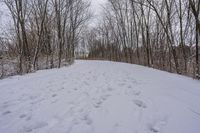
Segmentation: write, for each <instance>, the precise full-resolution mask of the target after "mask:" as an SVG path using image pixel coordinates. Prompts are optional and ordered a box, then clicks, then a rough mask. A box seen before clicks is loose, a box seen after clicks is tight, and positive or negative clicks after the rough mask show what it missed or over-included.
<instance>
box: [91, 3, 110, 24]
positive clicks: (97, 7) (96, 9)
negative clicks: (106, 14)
mask: <svg viewBox="0 0 200 133" xmlns="http://www.w3.org/2000/svg"><path fill="white" fill-rule="evenodd" d="M106 2H107V0H91V10H92V13H93V15H94V18H93V19H92V20H91V24H90V26H95V24H96V23H97V21H98V19H99V17H100V15H101V12H102V7H101V6H102V5H105V4H106Z"/></svg>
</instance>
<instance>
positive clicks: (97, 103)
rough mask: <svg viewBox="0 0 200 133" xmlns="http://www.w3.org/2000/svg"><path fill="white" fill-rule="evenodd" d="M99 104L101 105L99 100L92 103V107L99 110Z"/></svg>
mask: <svg viewBox="0 0 200 133" xmlns="http://www.w3.org/2000/svg"><path fill="white" fill-rule="evenodd" d="M101 104H102V101H101V100H99V101H96V102H95V103H94V107H95V108H99V107H100V106H101Z"/></svg>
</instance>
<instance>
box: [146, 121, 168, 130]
mask: <svg viewBox="0 0 200 133" xmlns="http://www.w3.org/2000/svg"><path fill="white" fill-rule="evenodd" d="M166 124H167V122H166V121H164V120H161V121H156V122H154V123H153V124H150V125H149V127H148V128H149V130H150V131H151V132H152V133H159V132H160V131H161V129H162V127H163V126H165V125H166Z"/></svg>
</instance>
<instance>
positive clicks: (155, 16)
mask: <svg viewBox="0 0 200 133" xmlns="http://www.w3.org/2000/svg"><path fill="white" fill-rule="evenodd" d="M199 14H200V1H199V0H108V4H107V5H106V6H104V14H103V16H102V17H103V18H102V20H101V21H100V23H99V24H98V26H97V27H96V28H93V29H92V30H89V31H88V36H87V37H86V38H85V40H87V45H88V50H89V56H88V57H89V59H106V60H112V61H121V62H128V63H134V64H140V65H145V66H148V67H153V68H156V69H161V70H165V71H169V72H175V73H178V74H183V75H187V76H191V77H194V78H200V65H199V63H200V59H199V54H200V53H199V40H200V15H199Z"/></svg>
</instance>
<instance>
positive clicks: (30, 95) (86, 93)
mask: <svg viewBox="0 0 200 133" xmlns="http://www.w3.org/2000/svg"><path fill="white" fill-rule="evenodd" d="M0 133H200V82H199V81H197V80H193V79H190V78H187V77H183V76H179V75H175V74H170V73H167V72H162V71H158V70H154V69H150V68H145V67H142V66H137V65H130V64H124V63H115V62H108V61H76V62H75V64H74V65H72V66H70V67H65V68H61V69H53V70H43V71H38V72H36V73H33V74H28V75H25V76H15V77H11V78H8V79H4V80H1V81H0Z"/></svg>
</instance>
